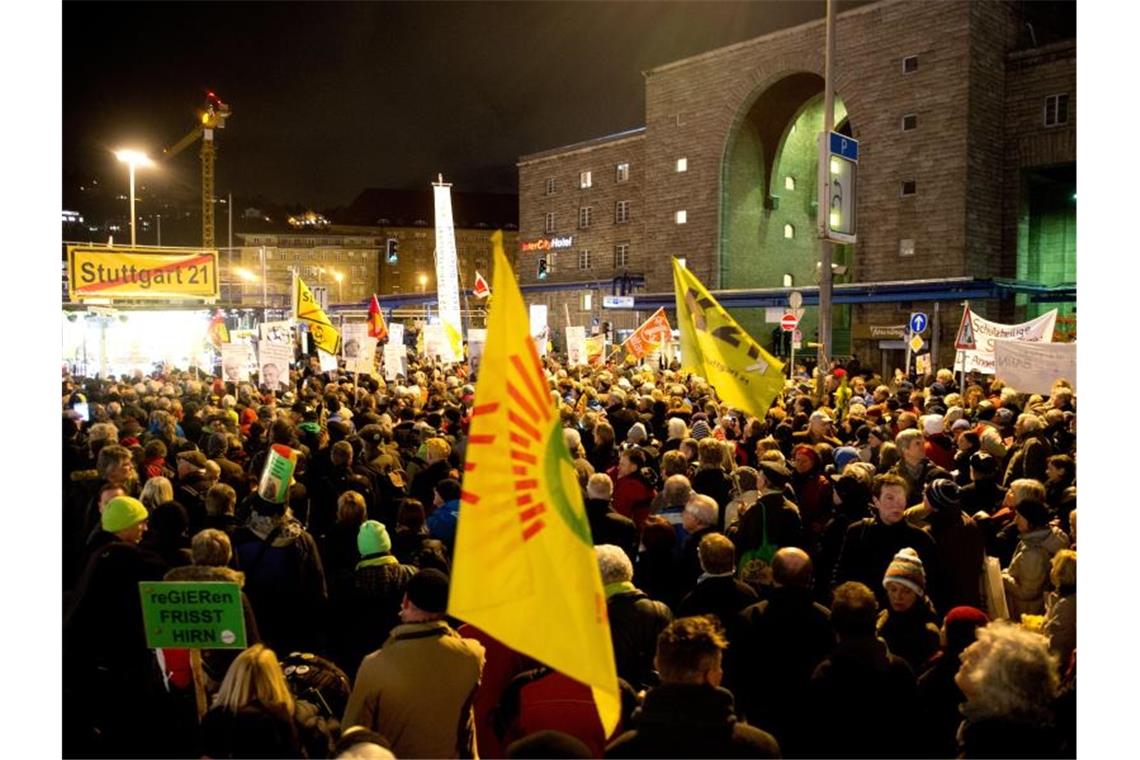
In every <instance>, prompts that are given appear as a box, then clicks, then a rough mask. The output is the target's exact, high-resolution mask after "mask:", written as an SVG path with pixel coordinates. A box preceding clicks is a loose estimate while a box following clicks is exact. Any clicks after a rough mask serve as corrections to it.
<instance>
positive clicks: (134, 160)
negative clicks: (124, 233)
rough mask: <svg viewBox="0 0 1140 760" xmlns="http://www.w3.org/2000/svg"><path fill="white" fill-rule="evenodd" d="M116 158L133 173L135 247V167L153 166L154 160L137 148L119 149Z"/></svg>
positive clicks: (133, 233)
mask: <svg viewBox="0 0 1140 760" xmlns="http://www.w3.org/2000/svg"><path fill="white" fill-rule="evenodd" d="M115 158H117V159H119V160H120V161H122V162H123V163H125V164H126V165H127V166H129V167H130V175H131V248H134V247H135V167H136V166H153V165H154V162H153V161H151V160H150V159H149V158H148V157H147V155H146V154H145V153H143V152H141V151H137V150H119V151H116V152H115Z"/></svg>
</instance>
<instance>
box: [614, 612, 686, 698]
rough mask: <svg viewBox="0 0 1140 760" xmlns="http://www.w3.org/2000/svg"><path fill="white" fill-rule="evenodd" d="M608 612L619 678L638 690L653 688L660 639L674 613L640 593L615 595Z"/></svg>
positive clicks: (671, 620)
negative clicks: (654, 668)
mask: <svg viewBox="0 0 1140 760" xmlns="http://www.w3.org/2000/svg"><path fill="white" fill-rule="evenodd" d="M606 609H607V611H608V613H609V618H610V637H611V639H612V640H613V645H614V660H615V661H616V663H617V673H618V676H619V677H621V678H624V679H625V680H627V681H629V682H630V684H631V685H632V686H633V687H634V689H637V690H640V689H643V688H645V687H646V686H650V685H652V683H653V681H654V680H655V676H654V674H653V657H654V656H655V655H656V654H657V636H658V634H660V633H661V631H663V630H665V626H667V625H669V623H671V622H673V613H672V612H670V611H669V608H668V607H666V606H665V605H664V604H663V603H661V602H656V601H654V600H652V599H650V598H649V597H648V596H646V595H645V593H644V592H642V591H639V590H635V591H628V592H625V593H621V594H614V595H613V596H611V597H610V598H609V600H608V601H607V602H606Z"/></svg>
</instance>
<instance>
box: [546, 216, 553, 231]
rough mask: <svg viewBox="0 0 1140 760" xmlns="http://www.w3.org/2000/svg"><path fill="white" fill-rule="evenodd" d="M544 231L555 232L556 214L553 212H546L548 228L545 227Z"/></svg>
mask: <svg viewBox="0 0 1140 760" xmlns="http://www.w3.org/2000/svg"><path fill="white" fill-rule="evenodd" d="M544 229H545V230H546V231H547V232H554V212H553V211H547V212H546V227H544Z"/></svg>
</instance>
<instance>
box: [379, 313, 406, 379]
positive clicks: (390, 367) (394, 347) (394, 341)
mask: <svg viewBox="0 0 1140 760" xmlns="http://www.w3.org/2000/svg"><path fill="white" fill-rule="evenodd" d="M407 361H408V349H407V348H406V347H405V346H404V326H403V325H402V324H400V323H398V322H392V323H389V325H388V342H387V343H385V344H384V378H385V379H386V380H389V381H395V380H396V378H397V377H398V376H399V375H404V376H405V377H406V376H407V374H408V368H407V366H406V364H407Z"/></svg>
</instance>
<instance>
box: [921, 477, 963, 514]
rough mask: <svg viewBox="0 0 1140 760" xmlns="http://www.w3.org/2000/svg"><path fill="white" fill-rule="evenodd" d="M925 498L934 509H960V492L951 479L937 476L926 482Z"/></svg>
mask: <svg viewBox="0 0 1140 760" xmlns="http://www.w3.org/2000/svg"><path fill="white" fill-rule="evenodd" d="M926 498H927V499H929V500H930V506H932V507H934V508H935V509H939V510H941V509H961V508H962V501H961V493H960V491H959V489H958V484H957V483H955V482H954V481H953V480H947V479H946V478H938V479H936V480H932V481H930V482H929V483H927V484H926Z"/></svg>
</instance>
